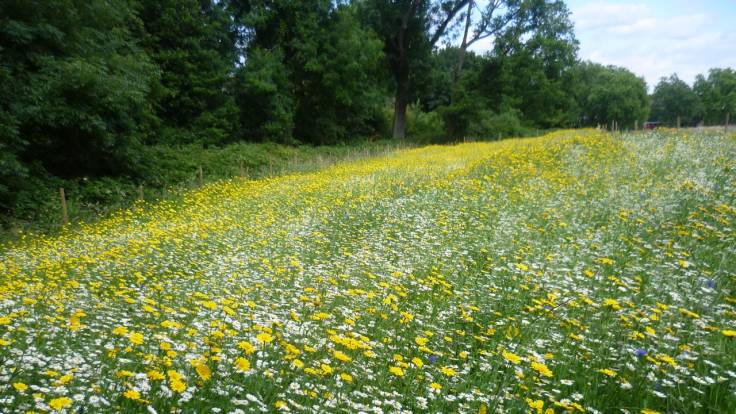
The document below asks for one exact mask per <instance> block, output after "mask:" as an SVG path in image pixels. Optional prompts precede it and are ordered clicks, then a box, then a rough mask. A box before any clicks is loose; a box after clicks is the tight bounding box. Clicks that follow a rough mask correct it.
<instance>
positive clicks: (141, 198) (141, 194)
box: [138, 184, 145, 201]
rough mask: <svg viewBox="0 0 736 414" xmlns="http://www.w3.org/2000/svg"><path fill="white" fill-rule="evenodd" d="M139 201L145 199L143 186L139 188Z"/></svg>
mask: <svg viewBox="0 0 736 414" xmlns="http://www.w3.org/2000/svg"><path fill="white" fill-rule="evenodd" d="M138 199H139V200H141V201H143V200H144V199H145V197H143V184H141V185H139V186H138Z"/></svg>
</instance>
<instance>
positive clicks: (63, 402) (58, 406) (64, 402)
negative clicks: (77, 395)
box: [49, 397, 72, 411]
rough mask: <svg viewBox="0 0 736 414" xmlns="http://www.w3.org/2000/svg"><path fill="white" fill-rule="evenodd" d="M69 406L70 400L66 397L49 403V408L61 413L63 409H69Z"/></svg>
mask: <svg viewBox="0 0 736 414" xmlns="http://www.w3.org/2000/svg"><path fill="white" fill-rule="evenodd" d="M70 405H72V400H71V398H67V397H59V398H54V399H53V400H51V401H49V407H51V408H52V409H54V410H55V411H61V410H63V409H64V408H66V407H69V406H70Z"/></svg>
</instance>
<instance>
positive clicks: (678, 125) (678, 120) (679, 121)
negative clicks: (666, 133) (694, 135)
mask: <svg viewBox="0 0 736 414" xmlns="http://www.w3.org/2000/svg"><path fill="white" fill-rule="evenodd" d="M681 121H682V119H681V118H680V115H677V129H680V124H681Z"/></svg>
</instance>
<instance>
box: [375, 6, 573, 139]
mask: <svg viewBox="0 0 736 414" xmlns="http://www.w3.org/2000/svg"><path fill="white" fill-rule="evenodd" d="M365 6H366V7H365V8H366V10H367V12H366V13H365V16H367V19H368V21H369V22H370V24H371V25H372V26H373V27H374V29H375V30H376V32H377V33H378V34H379V36H380V37H381V38H382V39H383V41H384V50H385V52H386V55H387V57H388V59H389V62H390V66H391V72H392V75H393V79H394V84H395V94H394V96H395V97H394V121H393V124H394V125H393V136H394V137H396V138H402V137H403V136H404V134H405V130H406V107H407V105H408V104H409V102H410V100H412V98H413V97H414V93H415V91H414V90H413V88H414V85H413V83H416V82H412V80H413V78H416V77H417V74H416V73H415V72H416V68H417V67H421V65H422V63H423V62H426V61H427V59H428V56H429V53H430V51H431V50H432V49H433V48H434V47H436V46H437V44H438V42H440V40H442V39H445V40H447V41H448V42H452V41H453V40H454V39H455V37H456V35H457V31H458V30H457V29H458V28H459V27H461V28H462V30H461V31H462V41H461V43H460V47H459V49H458V61H457V66H456V72H455V76H454V78H455V79H459V76H460V72H461V71H462V68H463V65H464V61H465V55H466V50H467V49H468V48H469V47H470V46H472V45H473V44H474V43H476V42H478V41H480V40H483V39H497V38H501V37H512V36H515V37H517V38H520V37H523V36H525V35H527V34H528V33H530V32H532V31H534V30H535V29H536V28H538V27H540V26H541V25H542V23H543V22H545V21H547V20H548V19H549V16H552V15H562V16H564V17H565V18H567V15H568V12H567V9H566V8H565V5H564V3H563V2H562V1H560V0H492V1H489V2H487V3H486V4H485V6H484V7H479V3H476V2H474V1H471V0H455V1H452V0H445V1H422V0H403V1H392V2H389V1H386V0H370V1H367V2H366V3H365ZM474 12H477V17H474V15H473V13H474ZM471 26H472V29H471Z"/></svg>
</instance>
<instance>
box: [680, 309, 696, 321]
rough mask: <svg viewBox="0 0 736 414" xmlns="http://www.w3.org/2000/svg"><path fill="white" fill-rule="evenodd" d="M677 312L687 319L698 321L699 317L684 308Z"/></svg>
mask: <svg viewBox="0 0 736 414" xmlns="http://www.w3.org/2000/svg"><path fill="white" fill-rule="evenodd" d="M679 311H680V313H681V314H683V315H684V316H687V317H688V318H693V319H700V315H698V314H697V313H695V312H691V311H689V310H687V309H685V308H680V309H679Z"/></svg>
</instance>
